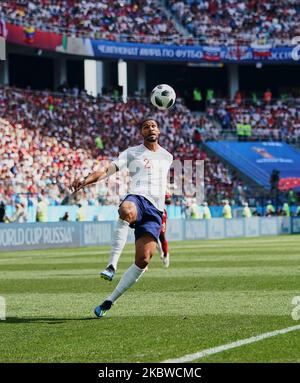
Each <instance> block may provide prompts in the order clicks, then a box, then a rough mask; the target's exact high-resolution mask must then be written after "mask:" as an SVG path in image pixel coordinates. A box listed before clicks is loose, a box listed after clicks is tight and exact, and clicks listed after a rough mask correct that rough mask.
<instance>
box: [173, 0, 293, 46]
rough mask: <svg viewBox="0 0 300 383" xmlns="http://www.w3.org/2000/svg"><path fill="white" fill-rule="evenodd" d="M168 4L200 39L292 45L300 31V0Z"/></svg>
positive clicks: (214, 42) (211, 42)
mask: <svg viewBox="0 0 300 383" xmlns="http://www.w3.org/2000/svg"><path fill="white" fill-rule="evenodd" d="M167 4H168V6H169V7H170V9H171V11H172V12H173V14H174V15H175V16H176V17H177V19H178V20H179V21H180V22H181V23H182V24H183V25H184V26H185V28H186V29H187V30H188V31H189V32H190V33H191V34H192V35H193V36H195V37H197V38H198V39H199V40H200V42H202V43H205V44H208V45H219V44H220V43H224V42H225V43H226V44H235V43H236V42H237V41H239V42H241V43H242V42H253V41H259V42H260V43H261V44H263V43H270V42H272V43H276V44H277V45H283V44H288V45H290V44H291V39H292V38H293V37H294V36H298V35H299V33H300V27H299V25H300V24H299V22H300V4H299V1H298V0H197V1H195V0H180V1H178V0H168V1H167Z"/></svg>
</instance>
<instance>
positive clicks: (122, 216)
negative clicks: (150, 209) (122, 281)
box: [100, 201, 137, 281]
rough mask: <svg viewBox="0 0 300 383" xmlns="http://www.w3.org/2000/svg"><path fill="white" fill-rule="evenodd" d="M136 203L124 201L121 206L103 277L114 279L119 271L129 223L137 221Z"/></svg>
mask: <svg viewBox="0 0 300 383" xmlns="http://www.w3.org/2000/svg"><path fill="white" fill-rule="evenodd" d="M136 218H137V210H136V205H135V204H134V203H133V202H130V201H124V202H123V203H122V204H121V206H120V208H119V219H118V221H117V225H116V228H115V232H114V238H113V243H112V248H111V252H110V257H109V261H108V264H107V267H106V269H105V270H103V271H102V272H101V273H100V276H101V278H103V279H106V280H108V281H112V279H113V277H114V275H115V272H116V271H117V267H118V261H119V258H120V255H121V254H122V251H123V249H124V246H125V244H126V240H127V236H128V230H129V225H130V224H131V223H133V222H135V221H136Z"/></svg>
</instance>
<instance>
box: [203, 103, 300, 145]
mask: <svg viewBox="0 0 300 383" xmlns="http://www.w3.org/2000/svg"><path fill="white" fill-rule="evenodd" d="M207 111H208V112H209V115H210V116H211V117H212V118H214V119H216V120H218V121H219V123H220V127H221V129H219V136H218V137H221V133H223V134H225V135H226V134H227V133H232V134H234V135H236V134H237V135H238V136H239V129H238V128H239V125H241V124H242V125H244V126H245V125H246V126H249V131H248V133H247V134H246V135H245V137H243V136H240V137H239V138H241V139H243V138H244V139H247V140H261V141H263V140H264V141H286V142H288V143H291V144H294V143H297V144H299V143H300V102H299V101H298V100H297V99H293V100H287V101H282V100H273V101H272V100H270V102H265V101H264V100H260V101H252V100H246V101H244V102H236V101H230V100H218V101H216V102H213V103H211V104H210V105H209V106H208V108H207Z"/></svg>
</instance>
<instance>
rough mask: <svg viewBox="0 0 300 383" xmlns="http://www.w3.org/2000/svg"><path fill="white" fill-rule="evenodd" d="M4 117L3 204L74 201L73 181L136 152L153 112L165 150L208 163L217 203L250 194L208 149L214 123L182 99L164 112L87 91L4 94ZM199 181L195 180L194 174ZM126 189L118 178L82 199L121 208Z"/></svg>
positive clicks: (0, 109) (0, 151)
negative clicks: (22, 199) (29, 199)
mask: <svg viewBox="0 0 300 383" xmlns="http://www.w3.org/2000/svg"><path fill="white" fill-rule="evenodd" d="M0 113H1V116H4V118H2V119H1V120H0V134H1V137H2V141H1V142H2V145H1V147H0V159H1V160H0V180H1V181H0V200H4V201H5V203H6V204H9V203H11V202H12V201H13V200H14V199H15V198H16V196H20V195H23V196H28V195H29V196H35V197H36V196H37V195H39V194H41V193H43V194H44V195H45V196H46V197H47V198H48V200H49V203H50V204H54V205H55V204H62V203H63V204H66V203H68V202H70V201H69V191H68V186H69V184H70V182H71V180H72V178H73V177H74V176H82V175H83V176H85V175H87V174H88V173H90V172H91V171H94V170H96V169H98V168H99V167H101V166H102V165H104V164H106V163H107V161H109V160H112V159H115V158H116V157H117V156H118V154H119V152H121V151H123V150H124V149H126V148H127V147H128V146H133V145H136V144H139V143H140V142H141V139H140V138H139V134H138V130H137V127H138V124H139V122H140V121H141V120H142V118H143V117H144V116H145V115H148V114H150V113H151V114H152V115H153V116H154V117H155V119H157V121H158V123H159V126H160V129H161V137H160V144H161V145H162V146H163V147H165V148H166V149H167V150H169V151H170V152H171V153H172V154H173V155H174V159H179V160H187V159H192V160H196V159H198V160H204V164H205V166H204V171H205V172H204V176H205V179H204V182H205V192H206V196H207V200H208V201H209V203H219V202H220V201H221V200H222V199H223V198H229V199H232V198H234V196H241V195H242V189H243V185H242V184H241V182H240V181H239V180H238V178H237V177H236V176H235V175H234V174H232V173H230V172H229V170H228V169H227V168H226V167H225V166H224V165H223V164H222V163H221V162H220V161H218V160H217V159H216V158H213V157H209V156H208V155H207V153H206V152H205V150H203V148H202V142H203V136H205V132H204V126H205V123H207V121H206V119H205V118H204V117H196V116H194V115H192V114H191V113H190V111H189V110H188V109H187V108H186V107H185V106H184V105H183V104H182V103H181V102H180V100H177V102H176V107H175V108H174V109H173V110H172V111H170V112H165V113H164V112H160V111H157V110H153V109H151V107H150V103H149V101H148V100H142V99H139V100H138V99H131V100H129V101H128V102H127V103H126V104H124V103H123V102H121V101H116V100H112V99H111V98H110V97H108V96H104V97H102V98H93V97H90V96H87V95H86V93H84V92H82V93H79V94H78V96H77V97H74V96H71V95H62V94H53V93H49V92H47V91H43V92H33V91H29V90H21V89H17V88H13V87H2V88H0ZM201 126H202V127H201ZM122 176H123V175H122ZM124 176H125V175H124ZM192 177H193V179H195V174H194V173H193V174H192ZM120 183H123V182H120V179H119V178H118V177H115V178H114V177H112V178H111V179H110V180H109V183H105V182H102V183H99V184H98V187H97V188H96V187H94V188H93V187H92V188H90V189H87V190H86V191H84V192H83V193H82V195H81V198H82V199H84V200H85V201H87V203H89V204H91V205H93V204H98V203H101V204H118V203H119V201H120V196H121V195H122V193H118V191H119V188H120ZM239 190H240V192H239ZM179 200H180V198H178V199H177V202H178V203H179Z"/></svg>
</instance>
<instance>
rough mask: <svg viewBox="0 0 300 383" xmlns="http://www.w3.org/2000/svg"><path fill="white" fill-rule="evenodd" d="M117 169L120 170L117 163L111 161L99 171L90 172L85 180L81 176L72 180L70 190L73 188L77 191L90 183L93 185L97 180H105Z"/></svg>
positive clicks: (73, 190) (72, 190) (74, 191)
mask: <svg viewBox="0 0 300 383" xmlns="http://www.w3.org/2000/svg"><path fill="white" fill-rule="evenodd" d="M117 170H118V168H117V167H116V165H115V164H114V163H110V164H109V165H108V166H105V167H104V168H102V169H100V170H99V171H97V172H94V173H91V174H89V175H88V176H87V177H85V179H84V180H80V179H79V178H76V179H75V180H74V181H73V182H72V184H71V186H70V190H71V192H73V193H76V192H78V191H79V190H81V189H83V188H84V187H86V186H89V185H92V184H94V183H96V182H99V181H101V180H104V179H105V178H107V177H109V176H111V175H112V174H114V173H116V171H117Z"/></svg>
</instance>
